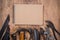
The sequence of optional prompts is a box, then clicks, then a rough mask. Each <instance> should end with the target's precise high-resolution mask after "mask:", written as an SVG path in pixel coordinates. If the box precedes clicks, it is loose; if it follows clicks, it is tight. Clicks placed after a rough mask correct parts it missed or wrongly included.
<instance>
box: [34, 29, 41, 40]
mask: <svg viewBox="0 0 60 40" xmlns="http://www.w3.org/2000/svg"><path fill="white" fill-rule="evenodd" d="M34 40H40V37H39V32H38V30H37V29H34Z"/></svg>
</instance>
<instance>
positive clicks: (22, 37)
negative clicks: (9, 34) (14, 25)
mask: <svg viewBox="0 0 60 40" xmlns="http://www.w3.org/2000/svg"><path fill="white" fill-rule="evenodd" d="M24 37H25V36H24V32H20V35H19V40H24Z"/></svg>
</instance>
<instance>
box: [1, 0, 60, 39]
mask: <svg viewBox="0 0 60 40" xmlns="http://www.w3.org/2000/svg"><path fill="white" fill-rule="evenodd" d="M15 3H20V4H43V6H44V24H43V25H42V26H38V25H37V26H28V25H24V26H20V25H18V26H16V25H14V24H13V5H14V4H15ZM7 14H10V23H9V25H10V33H11V34H12V33H14V32H15V31H16V30H17V29H18V28H20V27H24V28H29V27H31V28H34V27H35V28H37V29H39V27H42V28H44V27H45V20H51V21H52V22H53V23H54V25H55V28H56V29H57V30H58V31H59V29H60V1H59V0H30V1H28V0H0V28H1V26H2V24H3V22H4V20H5V18H6V16H7ZM59 32H60V31H59ZM56 35H57V34H56ZM57 37H58V40H60V39H59V35H57Z"/></svg>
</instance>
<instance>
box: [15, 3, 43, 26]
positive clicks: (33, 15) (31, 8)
mask: <svg viewBox="0 0 60 40" xmlns="http://www.w3.org/2000/svg"><path fill="white" fill-rule="evenodd" d="M14 24H30V25H42V24H43V5H39V4H14Z"/></svg>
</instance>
